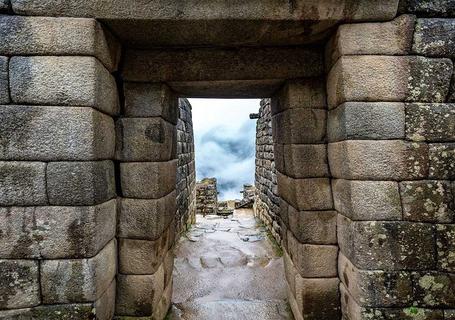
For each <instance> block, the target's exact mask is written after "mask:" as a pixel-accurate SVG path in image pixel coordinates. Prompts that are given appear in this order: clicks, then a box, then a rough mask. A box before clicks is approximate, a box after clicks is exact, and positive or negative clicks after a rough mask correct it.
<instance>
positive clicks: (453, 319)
mask: <svg viewBox="0 0 455 320" xmlns="http://www.w3.org/2000/svg"><path fill="white" fill-rule="evenodd" d="M444 319H445V320H455V309H452V310H444Z"/></svg>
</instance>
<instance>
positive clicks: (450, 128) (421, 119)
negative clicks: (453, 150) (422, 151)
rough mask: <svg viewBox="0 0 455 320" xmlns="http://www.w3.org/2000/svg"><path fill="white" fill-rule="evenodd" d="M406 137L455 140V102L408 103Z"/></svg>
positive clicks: (417, 139)
mask: <svg viewBox="0 0 455 320" xmlns="http://www.w3.org/2000/svg"><path fill="white" fill-rule="evenodd" d="M406 138H407V139H408V140H413V141H435V142H444V141H455V103H431V104H424V103H411V104H410V103H407V104H406Z"/></svg>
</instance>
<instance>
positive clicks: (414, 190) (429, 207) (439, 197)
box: [400, 180, 455, 223]
mask: <svg viewBox="0 0 455 320" xmlns="http://www.w3.org/2000/svg"><path fill="white" fill-rule="evenodd" d="M400 194H401V200H402V203H403V219H404V220H409V221H421V222H440V223H450V222H454V221H455V213H454V206H455V204H454V197H453V195H452V185H451V183H450V181H434V180H420V181H405V182H400Z"/></svg>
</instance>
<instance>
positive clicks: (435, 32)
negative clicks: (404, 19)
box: [412, 6, 455, 59]
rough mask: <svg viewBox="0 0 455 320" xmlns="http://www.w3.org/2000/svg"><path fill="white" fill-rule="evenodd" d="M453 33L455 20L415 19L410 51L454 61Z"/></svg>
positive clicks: (454, 40) (454, 42) (454, 44)
mask: <svg viewBox="0 0 455 320" xmlns="http://www.w3.org/2000/svg"><path fill="white" fill-rule="evenodd" d="M454 7H455V6H454ZM454 33H455V19H437V18H423V19H417V23H416V26H415V32H414V43H413V46H412V51H413V52H414V53H416V54H419V55H422V56H427V57H445V58H452V59H455V39H454V37H453V34H454Z"/></svg>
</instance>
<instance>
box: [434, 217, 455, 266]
mask: <svg viewBox="0 0 455 320" xmlns="http://www.w3.org/2000/svg"><path fill="white" fill-rule="evenodd" d="M436 246H437V251H438V269H439V270H442V271H447V272H455V224H437V225H436Z"/></svg>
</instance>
